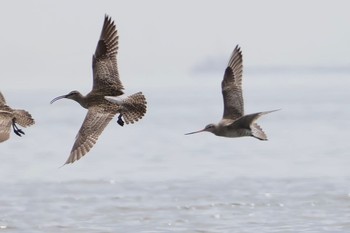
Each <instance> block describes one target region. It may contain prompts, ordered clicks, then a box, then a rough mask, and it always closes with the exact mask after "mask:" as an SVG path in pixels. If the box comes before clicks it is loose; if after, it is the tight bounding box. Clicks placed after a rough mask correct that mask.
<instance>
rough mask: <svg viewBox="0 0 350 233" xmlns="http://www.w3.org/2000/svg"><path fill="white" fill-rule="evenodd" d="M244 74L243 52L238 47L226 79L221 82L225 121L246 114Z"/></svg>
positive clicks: (233, 54) (226, 71) (228, 68)
mask: <svg viewBox="0 0 350 233" xmlns="http://www.w3.org/2000/svg"><path fill="white" fill-rule="evenodd" d="M242 74H243V60H242V52H241V50H240V48H239V47H238V45H237V46H236V48H235V49H234V50H233V52H232V55H231V58H230V60H229V62H228V65H227V68H226V70H225V74H224V79H223V80H222V82H221V88H222V95H223V98H224V114H223V119H232V120H235V119H238V118H239V117H241V116H243V114H244V103H243V95H242Z"/></svg>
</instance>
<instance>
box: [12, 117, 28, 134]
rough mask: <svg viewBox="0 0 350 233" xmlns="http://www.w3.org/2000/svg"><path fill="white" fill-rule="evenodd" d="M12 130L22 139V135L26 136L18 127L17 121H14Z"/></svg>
mask: <svg viewBox="0 0 350 233" xmlns="http://www.w3.org/2000/svg"><path fill="white" fill-rule="evenodd" d="M12 128H13V132H14V133H15V134H16V135H18V136H20V137H22V135H21V134H23V135H24V134H25V133H24V132H23V131H22V130H21V129H20V128H18V126H17V125H16V120H15V119H12Z"/></svg>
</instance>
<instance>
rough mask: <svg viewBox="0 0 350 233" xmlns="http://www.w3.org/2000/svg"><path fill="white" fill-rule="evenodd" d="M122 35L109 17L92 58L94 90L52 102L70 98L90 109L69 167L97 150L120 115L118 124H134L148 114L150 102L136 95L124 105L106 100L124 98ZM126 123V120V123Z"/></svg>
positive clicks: (77, 137)
mask: <svg viewBox="0 0 350 233" xmlns="http://www.w3.org/2000/svg"><path fill="white" fill-rule="evenodd" d="M117 52H118V32H117V30H116V26H115V24H114V22H113V21H112V19H111V18H110V17H109V16H107V15H106V16H105V20H104V23H103V27H102V32H101V35H100V38H99V41H98V43H97V47H96V51H95V54H94V55H93V58H92V69H93V87H92V90H91V91H90V93H88V94H87V95H86V96H83V95H82V94H80V93H79V92H78V91H72V92H70V93H68V94H66V95H63V96H59V97H56V98H55V99H53V100H52V101H51V103H53V102H54V101H56V100H59V99H62V98H67V99H72V100H74V101H76V102H78V103H79V104H80V105H81V106H82V107H84V108H86V109H88V112H87V115H86V117H85V120H84V122H83V124H82V126H81V128H80V130H79V132H78V134H77V136H76V140H75V143H74V145H73V148H72V150H71V153H70V155H69V157H68V159H67V161H66V163H65V164H68V163H73V162H75V161H76V160H79V159H80V158H81V157H83V156H84V155H85V154H86V153H88V152H89V151H90V149H91V148H92V147H93V146H94V144H95V143H96V141H97V140H98V137H99V136H100V135H101V133H102V131H103V130H104V128H105V127H106V126H107V125H108V123H109V122H110V121H111V120H112V119H113V117H114V116H115V115H116V114H117V113H119V114H120V115H119V117H118V121H117V122H118V124H120V125H122V126H123V125H124V121H125V123H126V124H130V123H131V124H132V123H134V122H136V121H138V120H139V119H141V118H142V117H143V116H144V115H145V113H146V109H147V107H146V104H147V102H146V98H145V96H144V95H143V94H142V93H141V92H138V93H135V94H133V95H130V96H128V97H126V98H124V99H123V100H122V101H117V102H114V101H109V100H107V99H106V98H105V97H106V96H120V95H122V94H124V91H123V90H124V87H123V85H122V83H121V81H120V79H119V73H118V67H117V57H116V55H117ZM123 119H124V120H123Z"/></svg>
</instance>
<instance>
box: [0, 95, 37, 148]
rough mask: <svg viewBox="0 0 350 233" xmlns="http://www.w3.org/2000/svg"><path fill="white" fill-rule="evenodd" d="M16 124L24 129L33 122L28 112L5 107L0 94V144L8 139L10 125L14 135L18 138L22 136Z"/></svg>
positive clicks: (22, 133) (3, 99)
mask: <svg viewBox="0 0 350 233" xmlns="http://www.w3.org/2000/svg"><path fill="white" fill-rule="evenodd" d="M16 123H17V124H19V125H20V126H22V127H24V128H25V127H28V126H31V125H33V124H34V123H35V122H34V120H33V118H32V116H31V115H30V114H29V112H27V111H25V110H22V109H12V108H10V107H9V106H7V105H6V101H5V98H4V96H3V95H2V93H1V92H0V142H3V141H6V140H7V139H9V138H10V132H11V125H12V129H13V132H14V133H15V134H16V135H18V136H20V137H22V135H24V132H23V130H21V129H20V128H18V126H17V125H16Z"/></svg>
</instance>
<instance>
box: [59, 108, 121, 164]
mask: <svg viewBox="0 0 350 233" xmlns="http://www.w3.org/2000/svg"><path fill="white" fill-rule="evenodd" d="M114 115H115V114H113V113H111V112H106V111H105V110H104V109H103V108H100V107H98V106H95V107H91V108H89V111H88V113H87V114H86V117H85V120H84V122H83V124H82V126H81V128H80V130H79V132H78V134H77V136H76V139H75V143H74V145H73V148H72V151H71V153H70V156H69V158H68V160H67V161H66V163H65V164H68V163H73V162H74V161H76V160H79V159H80V158H81V157H83V156H84V155H85V154H86V153H88V152H89V151H90V149H91V148H92V147H93V146H94V144H95V143H96V141H97V139H98V137H99V136H100V135H101V133H102V131H103V130H104V129H105V128H106V126H107V125H108V123H109V122H110V121H111V120H112V118H113V117H114Z"/></svg>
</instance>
